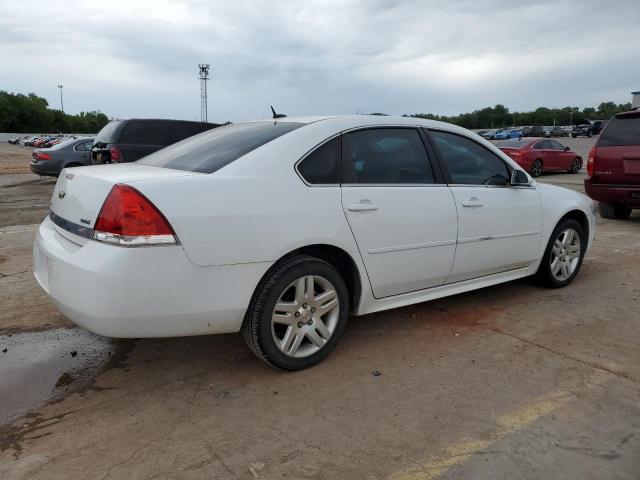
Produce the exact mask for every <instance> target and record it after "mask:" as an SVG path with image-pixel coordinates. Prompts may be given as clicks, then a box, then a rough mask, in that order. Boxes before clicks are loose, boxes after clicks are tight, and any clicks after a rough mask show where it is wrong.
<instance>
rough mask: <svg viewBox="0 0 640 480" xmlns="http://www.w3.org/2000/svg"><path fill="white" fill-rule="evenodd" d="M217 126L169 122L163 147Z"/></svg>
mask: <svg viewBox="0 0 640 480" xmlns="http://www.w3.org/2000/svg"><path fill="white" fill-rule="evenodd" d="M216 126H217V125H214V124H212V123H198V122H168V124H167V128H166V131H165V138H164V142H163V145H171V144H173V143H176V142H179V141H180V140H184V139H185V138H189V137H193V136H194V135H197V134H199V133H202V132H206V131H207V130H211V129H212V128H215V127H216Z"/></svg>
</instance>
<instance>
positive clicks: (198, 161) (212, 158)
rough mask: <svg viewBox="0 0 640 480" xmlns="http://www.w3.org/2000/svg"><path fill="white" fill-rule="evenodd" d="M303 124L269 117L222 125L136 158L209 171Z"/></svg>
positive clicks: (185, 168) (177, 167) (190, 170)
mask: <svg viewBox="0 0 640 480" xmlns="http://www.w3.org/2000/svg"><path fill="white" fill-rule="evenodd" d="M303 125H304V124H302V123H294V122H272V121H269V122H250V123H237V124H232V125H224V126H222V127H218V128H214V129H213V130H209V131H207V132H204V133H201V134H200V135H196V136H194V137H190V138H187V139H186V140H183V141H181V142H178V143H174V144H173V145H170V146H168V147H167V148H163V149H162V150H158V151H157V152H155V153H152V154H151V155H148V156H146V157H144V158H142V159H141V160H139V161H138V162H139V163H143V164H145V165H152V166H154V167H165V168H173V169H176V170H186V171H188V172H199V173H213V172H215V171H217V170H219V169H221V168H222V167H224V166H225V165H228V164H229V163H231V162H233V161H234V160H237V159H238V158H240V157H242V156H243V155H246V154H247V153H249V152H251V151H253V150H255V149H256V148H258V147H261V146H262V145H264V144H266V143H268V142H270V141H272V140H275V139H276V138H278V137H280V136H282V135H284V134H286V133H289V132H291V131H293V130H295V129H297V128H300V127H302V126H303Z"/></svg>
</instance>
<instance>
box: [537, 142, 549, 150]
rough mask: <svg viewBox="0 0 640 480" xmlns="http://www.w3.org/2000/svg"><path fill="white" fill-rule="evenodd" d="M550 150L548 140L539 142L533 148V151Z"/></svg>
mask: <svg viewBox="0 0 640 480" xmlns="http://www.w3.org/2000/svg"><path fill="white" fill-rule="evenodd" d="M550 148H551V144H550V143H549V140H541V141H539V142H538V143H536V144H535V145H534V146H533V149H534V150H549V149H550Z"/></svg>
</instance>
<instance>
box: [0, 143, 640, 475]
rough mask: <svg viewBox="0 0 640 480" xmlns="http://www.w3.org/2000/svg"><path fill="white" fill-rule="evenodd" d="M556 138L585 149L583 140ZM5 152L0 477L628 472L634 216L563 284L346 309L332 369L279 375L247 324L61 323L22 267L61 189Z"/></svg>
mask: <svg viewBox="0 0 640 480" xmlns="http://www.w3.org/2000/svg"><path fill="white" fill-rule="evenodd" d="M561 141H563V142H564V143H565V144H567V145H569V146H571V147H572V148H575V149H576V150H577V151H578V153H581V154H582V155H583V156H584V158H586V153H587V152H588V150H589V148H590V146H591V144H592V143H593V140H589V139H561ZM15 149H18V150H15ZM15 149H14V148H13V146H7V145H3V146H1V147H0V172H5V173H7V172H10V173H11V174H6V175H0V239H1V240H2V241H1V242H0V306H1V307H2V308H1V309H0V350H1V352H0V392H2V395H0V424H3V423H4V426H0V478H11V479H56V478H61V479H62V478H64V479H67V478H73V477H75V478H83V479H84V478H100V479H120V478H181V479H182V478H207V479H210V478H239V479H255V478H269V479H271V478H295V479H298V478H317V479H344V478H358V479H360V478H362V479H383V478H391V479H403V480H404V479H433V478H436V477H437V478H443V479H458V478H474V479H495V478H555V479H560V478H571V479H573V478H585V479H586V478H593V479H604V478H606V479H629V478H639V475H640V328H638V327H639V323H640V316H639V315H638V310H639V306H638V304H639V302H640V268H638V267H639V266H640V214H639V213H638V212H634V214H633V215H632V218H631V219H630V220H629V221H611V220H606V221H605V220H600V223H599V230H598V233H597V237H596V242H595V246H594V249H593V250H592V251H591V253H590V255H589V256H588V257H587V258H586V260H585V263H584V266H583V269H582V271H581V273H580V275H579V276H578V278H577V279H576V281H575V282H574V283H573V284H572V285H571V286H569V287H567V288H564V289H560V290H546V289H541V288H538V287H536V286H534V285H532V284H531V283H529V282H527V281H518V282H513V283H509V284H506V285H500V286H496V287H492V288H488V289H483V290H480V291H476V292H471V293H468V294H464V295H458V296H455V297H450V298H447V299H442V300H438V301H434V302H429V303H424V304H419V305H414V306H411V307H406V308H400V309H396V310H392V311H387V312H382V313H378V314H372V315H367V316H364V317H358V318H352V319H351V321H350V325H349V327H348V331H347V335H346V336H345V338H344V339H343V341H342V342H341V343H340V345H339V346H338V348H337V350H336V351H335V352H334V353H333V354H332V355H331V356H330V357H329V358H328V359H327V361H325V362H323V363H322V364H320V365H319V366H317V367H315V368H312V369H309V370H306V371H302V372H296V373H282V372H276V371H273V370H270V369H269V368H267V367H265V366H264V365H263V364H262V363H260V362H259V361H258V360H256V359H255V358H254V357H253V356H252V355H251V354H250V353H249V352H248V350H247V349H246V347H245V346H244V343H243V341H242V339H241V337H240V336H239V335H220V336H212V337H192V338H176V339H141V340H138V341H126V342H125V341H116V340H114V341H111V340H107V339H103V338H100V337H96V336H93V335H90V334H87V333H86V332H82V331H81V330H79V329H77V328H76V327H73V326H72V325H71V324H70V323H69V322H68V321H67V320H66V319H65V318H64V317H63V316H62V315H60V314H59V313H58V312H57V310H56V309H55V307H53V306H52V305H51V304H50V302H49V300H48V299H47V298H46V296H45V295H44V294H43V293H42V292H41V291H40V289H39V288H38V287H37V285H36V283H35V280H34V279H33V275H32V273H31V243H32V241H33V236H34V232H35V228H36V225H35V224H36V223H37V222H39V221H41V219H42V218H43V217H44V216H45V215H46V213H47V209H48V201H49V197H50V194H51V190H52V188H53V184H54V181H53V180H50V179H40V178H39V177H37V176H34V175H30V174H19V173H17V172H15V171H13V170H16V169H20V168H22V167H23V165H22V164H21V163H20V162H22V161H25V162H27V163H28V159H29V152H28V150H26V149H24V148H23V147H15ZM20 156H22V157H21V158H22V160H17V161H16V158H20ZM2 169H4V170H2ZM582 178H583V176H582V175H568V174H562V175H545V176H543V177H541V178H540V181H543V182H551V183H558V184H561V185H564V186H567V187H569V188H573V189H576V190H581V189H582V186H581V180H582ZM5 349H6V351H5ZM374 373H375V374H374Z"/></svg>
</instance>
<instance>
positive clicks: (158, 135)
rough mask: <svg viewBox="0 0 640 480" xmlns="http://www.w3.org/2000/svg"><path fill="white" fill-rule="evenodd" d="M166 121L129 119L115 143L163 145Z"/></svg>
mask: <svg viewBox="0 0 640 480" xmlns="http://www.w3.org/2000/svg"><path fill="white" fill-rule="evenodd" d="M166 126H167V122H159V121H154V120H130V121H128V122H127V124H126V125H125V126H124V129H123V130H122V134H121V135H120V139H119V141H118V142H116V143H123V144H125V145H163V143H164V132H165V128H166Z"/></svg>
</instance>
